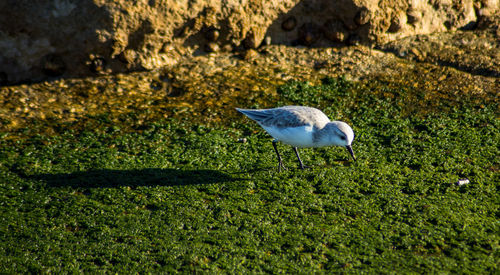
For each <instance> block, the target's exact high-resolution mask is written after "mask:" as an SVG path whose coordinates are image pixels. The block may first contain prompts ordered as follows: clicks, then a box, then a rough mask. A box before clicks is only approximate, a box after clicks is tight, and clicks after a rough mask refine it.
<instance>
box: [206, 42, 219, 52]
mask: <svg viewBox="0 0 500 275" xmlns="http://www.w3.org/2000/svg"><path fill="white" fill-rule="evenodd" d="M219 50H220V48H219V45H218V44H217V43H215V42H209V43H207V44H205V51H206V52H207V53H215V52H218V51H219Z"/></svg>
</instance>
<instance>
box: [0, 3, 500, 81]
mask: <svg viewBox="0 0 500 275" xmlns="http://www.w3.org/2000/svg"><path fill="white" fill-rule="evenodd" d="M474 3H476V4H475V6H474ZM477 3H479V4H477ZM475 10H477V13H478V14H480V15H481V16H491V15H492V14H495V13H496V12H497V11H498V0H482V1H475V2H474V1H473V0H457V1H451V0H447V1H427V0H412V1H404V0H391V1H390V0H338V1H331V0H269V1H243V0H227V1H216V0H165V1H126V0H113V1H111V0H89V1H74V0H59V1H50V0H41V1H29V0H18V1H0V76H1V82H2V83H15V82H19V81H41V80H43V79H45V78H47V77H51V76H61V77H79V76H85V75H92V74H93V73H94V72H93V71H99V72H100V73H101V72H113V73H117V72H126V71H134V70H140V69H153V68H157V67H160V66H164V65H167V64H168V65H171V64H174V63H175V62H176V60H180V59H181V58H183V57H185V56H187V55H190V54H193V53H199V52H200V51H201V52H203V49H204V47H205V45H207V43H209V42H212V43H215V42H216V43H217V44H218V45H221V47H224V45H231V46H232V47H233V48H234V49H236V50H238V49H243V48H252V49H254V48H257V47H259V46H260V45H261V44H262V42H263V39H264V38H265V37H269V38H270V40H271V41H272V43H273V44H286V45H292V44H294V43H295V44H296V43H297V41H298V40H301V41H302V43H304V42H305V43H304V44H307V45H312V46H331V45H333V43H334V42H333V41H332V40H335V41H337V40H343V39H344V40H345V39H346V36H347V35H349V36H351V37H354V38H356V40H358V38H359V41H360V42H361V43H364V42H370V43H383V42H386V41H390V40H394V39H399V38H402V37H407V36H410V35H415V34H427V33H433V32H440V31H446V30H454V29H457V28H461V27H464V26H467V25H468V24H471V22H476V21H477V18H476V11H475ZM290 18H295V20H291V19H290ZM287 20H291V21H287ZM329 20H330V21H331V20H335V21H340V22H343V23H344V26H345V27H346V28H347V29H348V30H349V32H350V33H347V30H346V31H345V32H344V31H341V32H340V33H336V34H335V35H333V34H332V35H333V36H332V35H325V36H323V35H319V36H316V35H315V34H316V32H309V31H306V32H303V30H300V26H304V25H306V24H307V26H324V25H325V23H326V22H328V21H329ZM483 21H484V20H483ZM285 22H286V24H285ZM306 29H307V30H308V28H306ZM299 31H300V32H301V33H300V34H299ZM336 36H338V37H336ZM340 36H344V37H343V38H342V37H340ZM332 38H334V39H332ZM165 45H168V47H169V48H173V50H171V49H168V50H166V49H165ZM91 55H93V56H99V58H100V59H99V61H94V60H95V59H92V60H91V59H89V56H91ZM89 62H90V64H91V67H90V69H89ZM97 63H99V64H97ZM101 63H102V64H105V66H101ZM92 64H94V65H92ZM101 69H103V70H101Z"/></svg>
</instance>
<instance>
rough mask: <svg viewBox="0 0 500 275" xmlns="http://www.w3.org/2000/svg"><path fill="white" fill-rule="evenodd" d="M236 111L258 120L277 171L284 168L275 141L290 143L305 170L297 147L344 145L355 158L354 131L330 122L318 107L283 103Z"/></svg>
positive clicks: (347, 126)
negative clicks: (270, 142) (280, 105)
mask: <svg viewBox="0 0 500 275" xmlns="http://www.w3.org/2000/svg"><path fill="white" fill-rule="evenodd" d="M236 110H237V111H238V112H240V113H242V114H244V115H245V116H247V117H248V118H250V119H252V120H254V121H255V122H257V123H258V124H259V125H260V126H261V127H262V128H264V130H266V132H267V133H268V134H269V135H271V136H272V137H273V138H274V140H273V141H272V143H273V147H274V151H275V152H276V155H277V157H278V172H281V169H283V170H285V169H286V168H285V166H284V164H283V160H282V158H281V155H280V153H279V151H278V147H277V145H276V144H277V143H278V142H282V143H284V144H288V145H291V146H292V148H293V150H294V152H295V155H296V156H297V159H298V161H299V167H300V168H301V169H305V168H306V166H304V163H303V162H302V160H301V159H300V156H299V152H298V149H297V148H309V147H325V146H333V145H335V146H343V147H345V148H346V149H347V151H348V152H349V154H350V155H351V156H352V159H353V160H354V161H356V157H355V156H354V151H353V150H352V146H351V144H352V142H353V140H354V132H353V130H352V128H351V126H349V125H348V124H347V123H345V122H343V121H330V119H329V118H328V117H327V116H326V115H325V114H324V113H323V112H322V111H320V110H318V109H316V108H313V107H307V106H283V107H277V108H271V109H241V108H236Z"/></svg>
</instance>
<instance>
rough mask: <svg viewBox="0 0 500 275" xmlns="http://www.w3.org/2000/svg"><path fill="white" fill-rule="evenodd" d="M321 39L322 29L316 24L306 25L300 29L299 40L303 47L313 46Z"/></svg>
mask: <svg viewBox="0 0 500 275" xmlns="http://www.w3.org/2000/svg"><path fill="white" fill-rule="evenodd" d="M320 37H321V28H320V27H319V26H318V25H316V24H314V23H305V24H304V25H302V26H301V27H300V28H299V37H298V40H299V42H300V43H301V44H302V45H305V46H311V45H312V44H314V42H316V41H318V39H319V38H320Z"/></svg>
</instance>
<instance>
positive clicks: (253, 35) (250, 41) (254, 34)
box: [243, 28, 266, 49]
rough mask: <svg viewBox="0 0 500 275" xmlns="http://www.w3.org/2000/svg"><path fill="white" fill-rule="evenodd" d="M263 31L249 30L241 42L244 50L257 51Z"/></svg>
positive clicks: (257, 29) (262, 37)
mask: <svg viewBox="0 0 500 275" xmlns="http://www.w3.org/2000/svg"><path fill="white" fill-rule="evenodd" d="M265 33H266V32H265V29H259V28H254V29H251V30H250V31H249V32H248V33H247V35H246V37H245V40H243V46H244V47H245V48H246V49H257V48H258V47H259V46H260V44H261V43H262V40H263V39H264V34H265Z"/></svg>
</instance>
